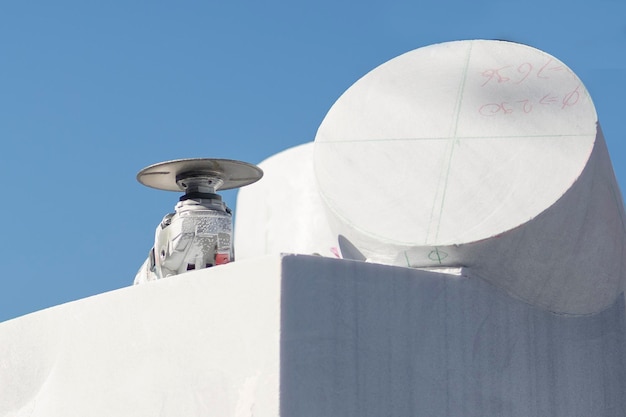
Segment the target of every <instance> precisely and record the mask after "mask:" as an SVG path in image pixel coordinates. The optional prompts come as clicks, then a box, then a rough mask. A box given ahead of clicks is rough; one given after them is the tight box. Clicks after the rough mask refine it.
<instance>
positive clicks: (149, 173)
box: [137, 158, 263, 191]
mask: <svg viewBox="0 0 626 417" xmlns="http://www.w3.org/2000/svg"><path fill="white" fill-rule="evenodd" d="M198 177H207V178H214V179H216V180H218V181H217V182H216V184H215V190H216V191H217V190H218V189H219V190H228V189H231V188H238V187H243V186H244V185H248V184H252V183H253V182H256V181H258V180H260V179H261V177H263V171H262V170H261V168H259V167H257V166H256V165H253V164H249V163H247V162H241V161H235V160H231V159H210V158H189V159H176V160H173V161H165V162H160V163H158V164H154V165H150V166H148V167H146V168H144V169H142V170H141V171H139V173H138V174H137V181H139V182H140V183H141V184H143V185H145V186H147V187H151V188H156V189H159V190H164V191H186V190H185V188H184V187H183V186H182V185H181V181H184V180H186V179H193V178H198Z"/></svg>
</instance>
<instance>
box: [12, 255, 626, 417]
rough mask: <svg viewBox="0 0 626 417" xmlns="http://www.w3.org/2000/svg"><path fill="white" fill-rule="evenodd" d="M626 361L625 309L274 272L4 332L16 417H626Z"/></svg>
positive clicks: (113, 303) (199, 279) (240, 274)
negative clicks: (582, 309)
mask: <svg viewBox="0 0 626 417" xmlns="http://www.w3.org/2000/svg"><path fill="white" fill-rule="evenodd" d="M129 280H130V277H129ZM625 354H626V323H625V315H624V301H623V297H620V298H619V299H617V300H616V301H615V302H614V303H613V304H612V305H611V306H609V307H608V308H607V309H606V310H605V311H603V312H602V313H598V314H594V315H590V316H582V317H565V316H562V315H555V314H551V313H549V312H547V311H545V310H542V309H539V308H536V307H532V306H530V305H528V304H526V303H523V302H521V301H518V300H515V299H512V298H511V297H509V296H507V295H506V294H504V293H503V292H502V291H499V290H498V289H497V288H495V287H493V286H491V285H489V284H488V283H486V282H484V281H483V280H480V279H473V278H472V277H469V278H467V277H458V276H448V275H444V274H437V273H432V272H425V271H419V270H415V269H409V268H400V267H390V266H384V265H378V264H370V263H365V262H351V261H345V260H337V259H329V258H323V257H318V256H301V255H300V256H293V255H292V256H285V257H283V258H279V257H277V256H272V257H267V258H261V259H255V260H248V261H238V262H235V263H232V264H228V265H224V266H220V267H215V268H211V269H205V270H200V271H194V272H188V273H185V274H181V275H179V276H176V277H172V278H167V279H163V280H159V281H156V282H150V283H147V284H144V285H140V286H134V287H129V288H124V289H121V290H118V291H113V292H110V293H106V294H102V295H98V296H94V297H90V298H87V299H84V300H79V301H76V302H73V303H69V304H64V305H61V306H57V307H54V308H51V309H47V310H43V311H40V312H37V313H34V314H30V315H27V316H24V317H20V318H17V319H14V320H11V321H8V322H4V323H0V416H1V417H25V416H28V417H32V416H35V417H36V416H45V417H60V416H63V417H67V416H91V417H100V416H101V417H110V416H163V417H166V416H172V417H174V416H175V417H179V416H185V417H194V416H198V417H200V416H203V417H204V416H220V417H231V416H232V417H244V416H262V417H270V416H271V417H276V416H278V415H281V416H285V417H292V416H298V417H319V416H325V417H380V416H382V415H385V416H392V417H407V416H431V415H434V416H442V417H461V416H462V417H484V416H498V415H502V416H507V417H545V416H547V415H549V416H551V417H571V416H578V415H580V416H594V417H623V416H624V411H625V410H626V395H625V394H626V392H625V390H624V387H625V386H626V368H625V365H626V357H625Z"/></svg>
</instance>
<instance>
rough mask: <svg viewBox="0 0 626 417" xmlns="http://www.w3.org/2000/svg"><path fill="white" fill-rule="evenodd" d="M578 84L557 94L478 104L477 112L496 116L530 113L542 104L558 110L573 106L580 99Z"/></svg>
mask: <svg viewBox="0 0 626 417" xmlns="http://www.w3.org/2000/svg"><path fill="white" fill-rule="evenodd" d="M579 88H580V85H578V86H577V87H576V88H575V89H573V90H572V91H570V92H568V93H566V94H562V95H558V94H553V93H548V94H546V95H544V96H543V97H541V98H540V99H539V100H531V99H529V98H522V99H520V100H511V101H501V102H499V103H487V104H483V105H482V106H480V108H479V109H478V113H480V114H481V115H482V116H497V115H506V114H512V113H526V114H528V113H531V112H532V111H533V110H534V109H535V108H537V107H542V106H550V107H555V106H558V107H559V109H560V110H563V109H565V108H566V107H571V106H574V105H576V104H577V103H578V101H579V100H580V92H579V91H578V90H579Z"/></svg>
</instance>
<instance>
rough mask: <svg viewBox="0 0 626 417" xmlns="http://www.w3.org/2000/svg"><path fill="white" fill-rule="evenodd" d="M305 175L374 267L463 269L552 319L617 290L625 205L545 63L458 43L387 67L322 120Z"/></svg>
mask: <svg viewBox="0 0 626 417" xmlns="http://www.w3.org/2000/svg"><path fill="white" fill-rule="evenodd" d="M314 166H315V173H316V178H317V181H318V186H319V189H320V193H321V196H322V198H323V200H324V202H325V205H326V207H327V209H328V212H329V213H330V218H331V220H332V225H333V231H334V233H335V235H339V234H341V235H344V236H346V237H347V238H348V239H349V240H350V241H351V242H352V243H353V244H354V245H355V246H356V247H357V248H358V249H360V250H361V251H362V252H363V253H364V254H365V255H366V256H367V257H368V258H370V259H371V260H374V261H377V262H381V263H387V264H394V265H404V266H411V267H431V266H466V267H470V270H474V271H475V273H477V274H480V276H482V277H483V278H484V279H486V280H488V281H491V282H493V283H494V284H496V285H499V286H501V287H504V288H505V289H507V290H508V291H509V292H510V293H512V294H514V295H516V296H518V297H520V298H522V299H524V300H526V301H528V302H531V303H534V304H537V305H541V306H543V307H545V308H548V309H551V310H553V311H558V312H562V313H573V314H584V313H589V312H593V311H597V310H599V309H602V308H604V307H606V306H607V305H608V304H609V303H610V302H612V301H613V300H614V299H615V297H616V295H617V294H619V292H620V291H621V282H622V278H623V272H622V270H623V261H622V258H623V257H624V226H623V223H624V222H623V207H622V200H621V196H620V195H619V191H618V189H617V185H616V182H615V178H614V175H613V173H612V170H611V166H610V161H609V159H608V154H607V153H606V150H605V144H604V138H603V137H602V135H601V132H600V130H599V127H598V124H597V116H596V112H595V108H594V106H593V103H592V101H591V99H590V97H589V95H588V93H587V90H586V89H585V87H584V85H583V84H582V82H581V80H580V79H578V77H577V76H576V75H575V74H574V73H573V72H572V71H571V70H570V69H569V68H568V67H567V66H566V65H565V64H563V63H562V62H560V61H559V60H557V59H556V58H554V57H552V56H550V55H548V54H546V53H544V52H542V51H539V50H537V49H534V48H531V47H528V46H525V45H521V44H515V43H510V42H502V41H485V40H478V41H458V42H449V43H443V44H438V45H432V46H428V47H425V48H421V49H417V50H414V51H411V52H409V53H406V54H404V55H401V56H399V57H397V58H395V59H392V60H391V61H389V62H387V63H385V64H383V65H381V66H379V67H378V68H376V69H374V70H373V71H371V72H370V73H368V74H367V75H365V76H364V77H363V78H361V79H360V80H359V81H357V82H356V83H355V84H354V85H353V86H352V87H351V88H349V89H348V90H347V91H346V92H345V93H344V94H343V95H342V96H341V97H340V98H339V99H338V100H337V102H336V103H335V104H334V105H333V107H332V108H331V109H330V111H329V112H328V114H327V116H326V117H325V119H324V121H323V122H322V124H321V126H320V128H319V130H318V133H317V136H316V139H315V165H314ZM472 268H473V269H472ZM503 277H504V278H503Z"/></svg>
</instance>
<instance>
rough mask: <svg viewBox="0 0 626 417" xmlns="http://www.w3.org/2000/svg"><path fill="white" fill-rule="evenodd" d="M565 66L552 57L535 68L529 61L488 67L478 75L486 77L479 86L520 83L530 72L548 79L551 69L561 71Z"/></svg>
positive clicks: (537, 76)
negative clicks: (516, 64) (515, 64)
mask: <svg viewBox="0 0 626 417" xmlns="http://www.w3.org/2000/svg"><path fill="white" fill-rule="evenodd" d="M564 69H565V67H564V66H563V65H561V64H559V63H557V62H555V61H554V59H552V58H550V59H548V62H546V63H545V64H544V65H543V66H542V67H540V68H539V69H536V68H535V67H534V66H533V64H531V63H530V62H523V63H521V64H519V65H518V66H517V67H516V66H514V65H506V66H504V67H500V68H489V69H486V70H484V71H483V72H482V73H481V74H480V75H482V76H483V77H485V78H486V80H485V82H484V83H482V84H481V87H484V86H486V85H487V84H489V83H490V82H491V83H496V84H503V83H509V82H510V83H513V84H521V83H523V82H524V81H526V79H528V77H530V76H531V74H534V77H535V78H542V79H548V78H550V73H551V72H553V71H562V70H564Z"/></svg>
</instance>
